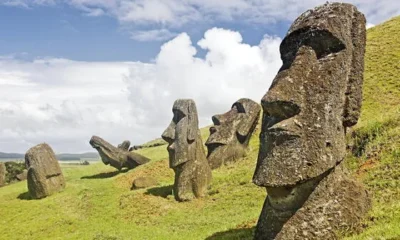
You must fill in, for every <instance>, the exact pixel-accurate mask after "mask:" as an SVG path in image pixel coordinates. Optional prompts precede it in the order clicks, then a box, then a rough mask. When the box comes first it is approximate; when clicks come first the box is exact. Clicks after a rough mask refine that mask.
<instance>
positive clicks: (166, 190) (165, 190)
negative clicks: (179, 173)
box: [146, 185, 173, 198]
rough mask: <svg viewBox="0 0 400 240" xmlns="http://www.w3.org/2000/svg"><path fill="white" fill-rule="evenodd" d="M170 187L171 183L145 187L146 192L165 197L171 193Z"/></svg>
mask: <svg viewBox="0 0 400 240" xmlns="http://www.w3.org/2000/svg"><path fill="white" fill-rule="evenodd" d="M172 187H173V185H169V186H162V187H155V188H150V189H147V192H146V194H149V195H153V196H157V197H163V198H167V197H168V195H172Z"/></svg>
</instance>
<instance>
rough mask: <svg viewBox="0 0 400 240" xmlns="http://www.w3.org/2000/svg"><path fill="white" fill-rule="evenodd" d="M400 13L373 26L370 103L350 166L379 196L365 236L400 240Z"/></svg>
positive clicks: (368, 77)
mask: <svg viewBox="0 0 400 240" xmlns="http://www.w3.org/2000/svg"><path fill="white" fill-rule="evenodd" d="M399 33H400V17H396V18H394V19H392V20H390V21H388V22H386V23H384V24H381V25H379V26H376V27H374V28H372V29H369V30H368V38H367V53H366V62H365V64H366V65H365V67H366V68H365V82H364V101H363V109H362V115H361V120H360V122H359V124H358V125H357V126H356V128H355V132H354V133H353V134H352V135H353V138H352V139H350V141H351V142H352V143H353V144H354V147H353V148H354V151H353V152H354V153H355V154H354V155H355V156H354V155H353V156H349V160H348V165H349V166H350V167H351V168H352V169H353V170H354V172H355V174H356V176H358V177H359V178H360V180H362V181H363V182H364V184H365V185H366V186H367V187H368V189H369V190H370V192H371V193H372V194H373V204H374V205H373V209H372V211H371V212H370V216H369V218H368V220H366V222H365V225H366V229H365V230H364V231H363V233H362V234H360V235H358V236H353V237H352V238H350V239H399V238H400V201H399V200H400V34H399Z"/></svg>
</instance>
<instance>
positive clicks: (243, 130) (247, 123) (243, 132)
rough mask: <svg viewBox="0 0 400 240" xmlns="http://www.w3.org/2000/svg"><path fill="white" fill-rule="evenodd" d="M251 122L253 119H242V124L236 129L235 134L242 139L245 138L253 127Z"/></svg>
mask: <svg viewBox="0 0 400 240" xmlns="http://www.w3.org/2000/svg"><path fill="white" fill-rule="evenodd" d="M253 120H254V119H250V118H246V119H243V120H242V121H243V122H242V124H240V126H239V127H238V129H237V133H238V134H239V135H240V136H242V137H245V136H247V135H248V134H249V132H250V130H251V127H252V126H253Z"/></svg>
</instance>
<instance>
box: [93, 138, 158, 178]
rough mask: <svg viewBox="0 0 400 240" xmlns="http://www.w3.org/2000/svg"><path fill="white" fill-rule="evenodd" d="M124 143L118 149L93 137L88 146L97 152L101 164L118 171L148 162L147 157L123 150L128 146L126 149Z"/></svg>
mask: <svg viewBox="0 0 400 240" xmlns="http://www.w3.org/2000/svg"><path fill="white" fill-rule="evenodd" d="M125 142H126V141H125ZM125 142H124V143H122V144H120V145H119V147H114V146H113V145H111V144H110V143H108V142H106V141H105V140H104V139H102V138H100V137H97V136H93V137H92V138H91V139H90V141H89V143H90V145H92V147H93V148H95V149H96V150H97V151H98V152H99V154H100V157H101V160H102V161H103V163H104V164H105V165H110V166H113V167H115V168H116V169H118V170H119V171H120V170H121V169H122V168H124V167H125V168H128V169H132V168H135V167H137V166H139V165H142V164H145V163H148V162H149V161H150V159H148V158H147V157H144V156H142V155H140V154H137V153H135V152H129V151H128V150H125V149H128V148H129V145H128V147H127V148H126V146H125V145H126V143H125ZM128 142H129V141H128ZM120 146H121V147H120Z"/></svg>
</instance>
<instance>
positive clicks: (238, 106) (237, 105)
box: [232, 102, 246, 113]
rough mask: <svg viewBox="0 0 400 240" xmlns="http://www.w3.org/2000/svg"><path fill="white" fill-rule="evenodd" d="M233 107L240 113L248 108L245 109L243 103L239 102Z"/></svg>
mask: <svg viewBox="0 0 400 240" xmlns="http://www.w3.org/2000/svg"><path fill="white" fill-rule="evenodd" d="M232 109H236V110H237V112H238V113H246V110H245V109H244V107H243V105H242V104H241V103H238V102H237V103H234V104H233V106H232Z"/></svg>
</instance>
